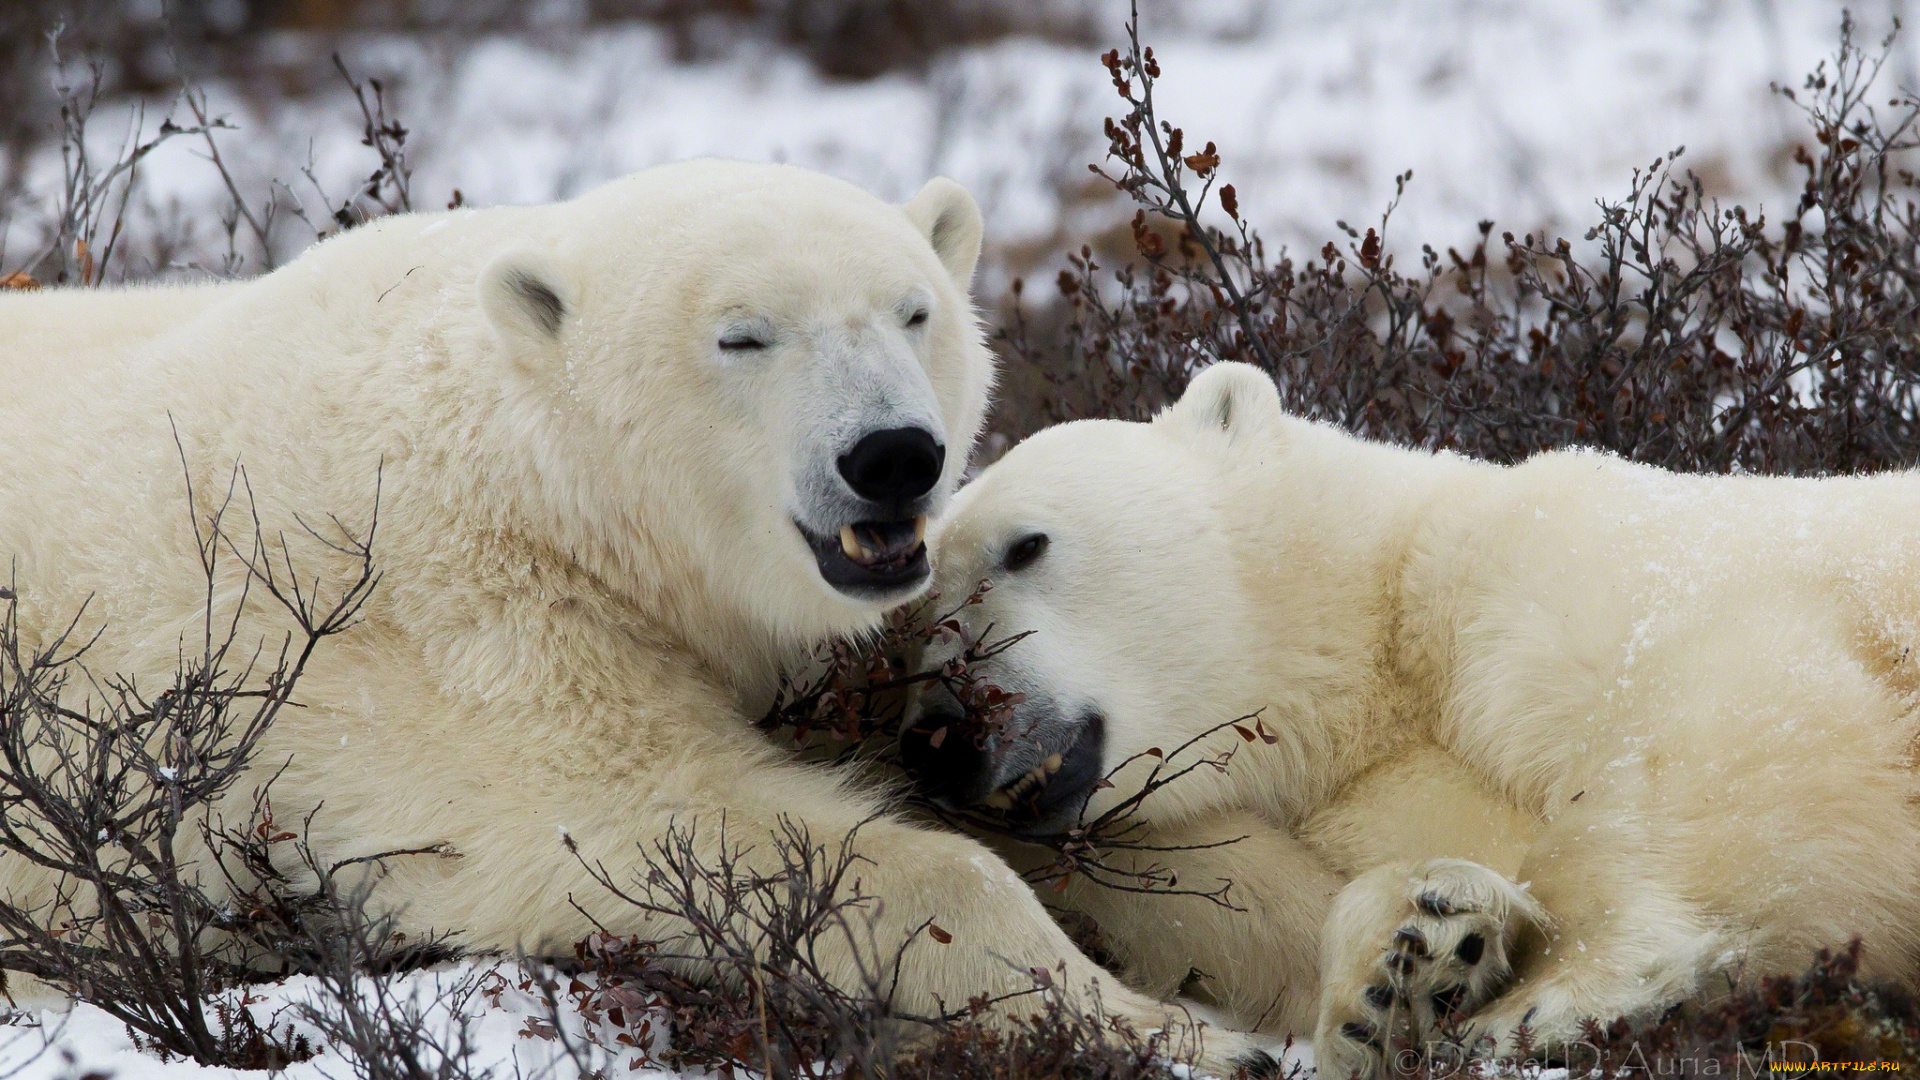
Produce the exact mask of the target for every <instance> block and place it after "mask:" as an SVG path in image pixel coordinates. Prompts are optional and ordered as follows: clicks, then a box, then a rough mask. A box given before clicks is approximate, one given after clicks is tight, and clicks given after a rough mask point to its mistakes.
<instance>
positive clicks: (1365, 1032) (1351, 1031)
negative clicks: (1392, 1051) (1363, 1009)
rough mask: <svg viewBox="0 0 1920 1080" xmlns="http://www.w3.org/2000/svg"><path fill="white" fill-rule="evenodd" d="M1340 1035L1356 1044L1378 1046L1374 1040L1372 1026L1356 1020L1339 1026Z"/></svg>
mask: <svg viewBox="0 0 1920 1080" xmlns="http://www.w3.org/2000/svg"><path fill="white" fill-rule="evenodd" d="M1340 1034H1342V1035H1345V1036H1346V1037H1347V1038H1349V1039H1352V1040H1353V1041H1354V1042H1357V1043H1365V1044H1366V1045H1368V1046H1375V1045H1378V1040H1376V1039H1375V1038H1374V1031H1373V1025H1372V1024H1363V1023H1361V1022H1360V1021H1358V1020H1349V1021H1347V1022H1346V1023H1344V1024H1341V1025H1340Z"/></svg>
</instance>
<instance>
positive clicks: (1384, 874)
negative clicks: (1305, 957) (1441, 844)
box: [1313, 859, 1547, 1080]
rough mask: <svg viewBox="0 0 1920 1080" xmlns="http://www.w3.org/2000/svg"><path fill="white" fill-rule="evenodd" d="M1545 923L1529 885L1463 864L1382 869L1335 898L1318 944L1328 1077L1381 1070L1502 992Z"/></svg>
mask: <svg viewBox="0 0 1920 1080" xmlns="http://www.w3.org/2000/svg"><path fill="white" fill-rule="evenodd" d="M1546 924H1547V917H1546V913H1545V911H1544V909H1542V908H1541V906H1540V904H1539V903H1538V902H1536V901H1535V900H1534V899H1533V897H1532V896H1530V895H1528V893H1527V891H1526V890H1525V889H1524V888H1521V887H1520V886H1518V885H1515V884H1514V883H1513V882H1512V881H1510V880H1508V879H1507V878H1506V877H1504V876H1502V875H1501V874H1498V873H1496V872H1494V871H1492V870H1489V869H1487V868H1486V867H1484V866H1481V865H1480V864H1479V863H1473V862H1467V861H1466V860H1464V859H1429V860H1427V861H1425V862H1422V863H1418V864H1414V865H1407V864H1394V865H1388V866H1382V867H1377V868H1375V869H1373V870H1370V871H1368V872H1367V873H1365V874H1362V875H1360V876H1359V877H1357V878H1355V879H1354V880H1353V881H1352V882H1351V883H1350V884H1348V886H1347V887H1346V889H1344V890H1343V891H1342V892H1341V893H1340V895H1339V897H1337V898H1336V899H1335V900H1334V904H1333V911H1332V912H1331V913H1330V914H1329V915H1328V917H1327V925H1326V929H1325V931H1324V933H1323V936H1322V943H1321V949H1322V953H1321V984H1320V987H1321V989H1320V1019H1319V1022H1318V1024H1316V1025H1315V1030H1314V1039H1313V1046H1314V1054H1315V1056H1316V1058H1317V1059H1318V1061H1319V1070H1320V1073H1321V1075H1322V1076H1324V1077H1327V1080H1348V1078H1349V1077H1352V1076H1355V1075H1357V1076H1359V1077H1362V1078H1363V1080H1365V1078H1370V1077H1377V1076H1382V1075H1385V1073H1386V1060H1385V1055H1386V1054H1387V1053H1388V1051H1389V1050H1390V1049H1391V1048H1392V1047H1393V1046H1394V1045H1395V1044H1396V1043H1403V1042H1409V1041H1410V1042H1411V1043H1412V1044H1413V1045H1414V1047H1415V1048H1418V1047H1419V1046H1420V1045H1421V1044H1423V1043H1424V1042H1426V1041H1427V1040H1429V1039H1431V1038H1434V1037H1435V1036H1437V1035H1438V1034H1439V1033H1440V1031H1441V1029H1442V1028H1443V1027H1444V1026H1445V1025H1447V1024H1448V1023H1450V1022H1453V1021H1455V1020H1456V1019H1457V1018H1460V1017H1465V1016H1470V1015H1472V1014H1473V1013H1474V1011H1476V1010H1477V1009H1479V1008H1480V1007H1481V1006H1482V1005H1484V1004H1486V1003H1487V1002H1489V1001H1491V1000H1493V999H1494V998H1495V997H1496V995H1498V994H1499V993H1500V992H1501V991H1502V990H1503V989H1505V987H1506V986H1507V983H1508V980H1509V979H1510V977H1511V975H1512V972H1513V966H1512V958H1513V955H1514V953H1515V950H1516V948H1517V947H1518V946H1519V945H1520V943H1521V940H1522V938H1523V937H1525V936H1526V935H1528V934H1530V933H1533V932H1536V931H1537V930H1539V929H1540V928H1542V927H1544V926H1545V925H1546Z"/></svg>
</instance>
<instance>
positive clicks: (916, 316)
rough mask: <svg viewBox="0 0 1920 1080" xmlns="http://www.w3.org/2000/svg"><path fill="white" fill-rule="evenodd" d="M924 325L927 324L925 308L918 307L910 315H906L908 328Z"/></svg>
mask: <svg viewBox="0 0 1920 1080" xmlns="http://www.w3.org/2000/svg"><path fill="white" fill-rule="evenodd" d="M925 325H927V309H926V308H919V309H917V310H915V311H914V313H913V314H912V315H909V316H907V326H908V328H909V329H911V328H914V327H920V326H925Z"/></svg>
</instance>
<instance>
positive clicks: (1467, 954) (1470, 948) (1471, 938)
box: [1453, 933, 1487, 964]
mask: <svg viewBox="0 0 1920 1080" xmlns="http://www.w3.org/2000/svg"><path fill="white" fill-rule="evenodd" d="M1486 951H1487V939H1486V938H1484V937H1481V936H1480V935H1479V934H1477V933H1476V934H1468V935H1467V936H1466V937H1463V938H1461V939H1460V944H1458V945H1455V946H1454V947H1453V955H1455V956H1457V957H1459V958H1460V962H1461V963H1463V964H1477V963H1479V962H1480V957H1481V956H1482V955H1484V954H1485V953H1486Z"/></svg>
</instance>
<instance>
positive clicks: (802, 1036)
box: [537, 821, 1189, 1080]
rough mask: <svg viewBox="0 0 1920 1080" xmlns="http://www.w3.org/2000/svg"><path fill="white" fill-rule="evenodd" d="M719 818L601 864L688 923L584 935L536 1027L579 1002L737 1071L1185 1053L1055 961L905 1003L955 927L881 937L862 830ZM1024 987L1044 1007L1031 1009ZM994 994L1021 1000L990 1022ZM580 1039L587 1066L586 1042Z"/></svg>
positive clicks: (621, 889) (986, 1067)
mask: <svg viewBox="0 0 1920 1080" xmlns="http://www.w3.org/2000/svg"><path fill="white" fill-rule="evenodd" d="M721 830H722V832H721V835H720V836H719V837H718V844H717V846H716V845H715V844H712V843H707V842H705V841H703V840H702V839H701V838H700V837H699V836H698V835H697V833H696V832H695V830H694V828H693V827H691V826H686V827H676V828H674V829H672V830H670V832H669V833H668V835H667V836H666V837H665V838H663V839H661V840H658V841H656V842H655V843H654V844H653V845H652V847H650V848H648V849H646V850H645V851H643V853H642V856H643V864H644V865H643V868H642V869H641V870H640V871H639V873H638V874H637V876H636V877H635V878H634V879H633V880H632V881H631V882H630V883H626V882H622V881H620V880H618V879H616V878H615V877H613V876H612V875H611V874H609V873H608V872H607V870H606V869H605V868H604V867H600V866H590V867H589V870H590V871H591V872H592V873H593V874H594V876H595V878H596V879H597V880H598V881H599V882H600V884H601V885H602V886H603V887H605V888H607V889H608V890H610V891H611V892H612V893H613V894H614V895H615V896H616V897H618V898H620V899H621V900H623V901H624V902H626V903H628V904H631V905H633V906H635V907H638V908H640V909H641V910H643V911H646V912H649V913H653V914H658V915H661V916H664V917H666V918H668V919H671V920H673V921H675V922H676V923H683V924H684V925H686V926H687V927H688V930H687V931H686V933H685V934H683V935H682V936H680V937H677V938H675V939H672V940H669V941H646V940H642V939H639V938H634V937H621V936H617V935H613V934H609V933H605V932H602V933H599V934H596V935H594V936H593V937H591V938H589V939H588V940H586V941H584V942H582V943H580V945H579V946H577V947H576V950H575V957H574V973H573V974H572V975H568V976H563V978H565V979H566V985H565V986H564V988H563V987H562V986H561V985H560V982H559V981H558V980H556V981H554V982H552V983H550V984H548V985H547V986H546V987H545V989H546V991H547V993H548V995H549V1003H550V1007H551V1008H552V1010H553V1011H552V1013H551V1016H550V1023H549V1024H548V1025H546V1026H545V1028H543V1029H542V1030H540V1031H539V1032H538V1033H537V1034H539V1035H540V1037H543V1038H551V1039H565V1038H567V1036H566V1035H565V1034H564V1031H563V1025H562V1023H561V1021H560V1014H559V1012H558V1007H559V1005H560V1004H561V1003H562V1002H565V1003H567V1004H568V1005H569V1006H570V1007H571V1008H573V1009H574V1010H576V1011H577V1012H578V1013H579V1014H580V1015H581V1016H582V1017H583V1018H584V1019H585V1020H586V1021H587V1031H588V1038H589V1043H590V1045H592V1046H596V1047H598V1048H600V1049H603V1050H607V1051H615V1052H623V1053H624V1052H632V1051H638V1052H639V1053H640V1060H641V1061H642V1062H644V1063H646V1064H650V1065H655V1066H658V1067H663V1068H669V1069H677V1070H685V1069H706V1070H716V1071H719V1072H720V1073H721V1074H722V1075H726V1076H734V1075H736V1069H738V1068H742V1067H744V1068H746V1069H750V1070H753V1071H755V1072H758V1073H761V1074H763V1075H766V1076H769V1077H778V1078H787V1077H796V1076H811V1077H855V1076H861V1077H896V1078H901V1080H909V1078H922V1077H924V1078H927V1080H1000V1078H1003V1077H1011V1076H1015V1075H1046V1076H1061V1077H1073V1078H1084V1080H1135V1078H1148V1077H1151V1078H1154V1080H1166V1078H1170V1077H1172V1076H1173V1075H1175V1074H1174V1073H1173V1071H1172V1068H1171V1064H1170V1063H1171V1062H1172V1061H1175V1060H1185V1057H1186V1056H1189V1055H1186V1051H1187V1049H1188V1048H1185V1047H1181V1046H1175V1045H1173V1044H1172V1043H1171V1042H1170V1041H1169V1037H1168V1036H1167V1035H1166V1034H1165V1033H1155V1034H1152V1035H1142V1034H1140V1033H1137V1032H1134V1031H1132V1030H1130V1029H1128V1028H1126V1027H1125V1026H1124V1025H1120V1024H1118V1023H1117V1022H1114V1021H1111V1020H1109V1019H1107V1018H1105V1017H1103V1016H1101V1015H1100V1014H1099V1012H1098V1010H1097V1007H1096V1009H1095V1010H1093V1011H1091V1012H1079V1011H1076V1010H1074V1009H1072V1008H1070V1007H1069V1006H1068V1005H1067V1004H1066V1003H1065V1001H1064V999H1063V998H1062V997H1061V996H1060V995H1058V994H1057V993H1055V992H1054V988H1053V976H1052V973H1051V972H1049V971H1047V970H1045V969H1035V970H1034V971H1032V972H1030V973H1029V975H1030V977H1031V979H1032V987H1031V989H1029V990H1025V991H1020V992H1017V993H1013V994H1008V995H1004V996H1001V997H998V998H987V997H979V998H975V999H973V1000H972V1001H969V1002H966V1003H964V1004H963V1005H961V1007H959V1008H955V1009H952V1010H950V1011H945V1012H941V1013H938V1014H935V1015H916V1014H912V1013H908V1012H905V1011H903V1010H902V1009H900V1008H899V1007H897V1006H896V1004H895V1003H894V1000H893V990H894V986H895V983H896V980H897V978H898V972H899V967H900V963H901V958H902V956H903V955H904V953H905V951H906V949H907V948H908V947H909V946H911V945H913V944H914V943H915V942H917V941H920V940H922V939H923V938H926V939H930V940H931V941H934V942H941V941H944V940H946V939H947V935H946V932H945V931H944V930H942V929H941V928H940V927H939V926H938V925H936V924H935V923H933V922H932V921H928V922H925V923H922V924H921V925H920V926H919V927H918V928H916V929H915V930H913V931H912V932H911V933H909V934H908V935H907V936H906V938H905V940H903V941H900V942H882V941H879V940H877V939H876V937H875V933H874V922H873V918H874V916H875V914H876V913H877V912H876V909H875V904H876V901H874V900H873V899H871V898H869V897H866V896H864V895H862V894H861V893H860V891H859V881H858V873H859V868H860V865H861V864H862V863H863V861H864V860H862V859H861V858H860V857H859V856H857V855H856V854H854V852H853V848H852V841H853V838H854V837H853V834H850V835H848V836H847V837H845V838H843V839H842V840H841V841H839V842H838V843H835V844H826V843H822V842H819V841H816V840H815V839H814V838H813V837H812V836H811V835H810V834H809V833H808V832H807V830H806V829H805V828H804V826H801V825H799V824H797V823H794V822H791V821H787V822H783V823H782V825H781V828H780V831H778V832H777V833H775V834H773V835H772V836H771V837H770V838H768V846H767V848H766V850H758V851H757V850H755V849H754V848H753V847H751V846H743V845H737V844H733V843H730V842H729V840H728V838H727V837H726V836H725V834H724V823H723V824H722V826H721ZM856 833H857V830H856ZM829 955H833V956H838V957H846V956H849V955H850V956H851V957H852V958H853V960H854V963H855V966H856V968H857V970H858V972H859V977H858V979H857V980H856V985H854V986H853V987H850V988H849V987H847V986H845V985H844V984H842V983H839V982H836V981H835V980H832V979H830V978H829V977H828V974H827V971H826V967H825V964H826V957H827V956H829ZM716 973H717V975H718V978H717V979H715V978H712V977H711V976H712V975H714V974H716ZM1021 1000H1029V1001H1031V1002H1032V1005H1033V1008H1032V1011H1031V1012H1028V1013H1026V1014H1024V1015H1021V1014H1018V1004H1017V1003H1018V1002H1019V1001H1021ZM990 1009H994V1010H1002V1011H1009V1012H1013V1013H1015V1015H1014V1016H1013V1017H1012V1019H1011V1020H1010V1021H1003V1022H1002V1023H999V1024H990V1023H987V1022H986V1021H985V1020H984V1019H983V1017H984V1014H986V1013H987V1012H988V1010H990ZM574 1049H575V1056H576V1060H577V1061H579V1062H580V1063H581V1064H582V1066H583V1068H584V1067H587V1066H590V1065H591V1060H590V1059H589V1058H588V1057H587V1056H586V1054H585V1051H586V1049H587V1047H586V1046H580V1047H577V1048H574ZM1036 1070H1039V1071H1036Z"/></svg>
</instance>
